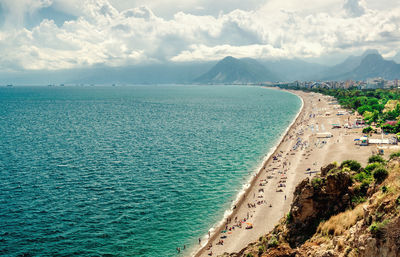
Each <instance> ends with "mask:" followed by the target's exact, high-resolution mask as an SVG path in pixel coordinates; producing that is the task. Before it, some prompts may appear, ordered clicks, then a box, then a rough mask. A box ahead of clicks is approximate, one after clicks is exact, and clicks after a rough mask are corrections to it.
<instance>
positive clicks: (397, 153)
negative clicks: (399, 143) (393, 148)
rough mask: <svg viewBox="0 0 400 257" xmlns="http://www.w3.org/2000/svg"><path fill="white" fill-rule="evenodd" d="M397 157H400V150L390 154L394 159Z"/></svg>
mask: <svg viewBox="0 0 400 257" xmlns="http://www.w3.org/2000/svg"><path fill="white" fill-rule="evenodd" d="M395 157H400V151H399V152H395V153H392V154H391V155H390V159H393V158H395Z"/></svg>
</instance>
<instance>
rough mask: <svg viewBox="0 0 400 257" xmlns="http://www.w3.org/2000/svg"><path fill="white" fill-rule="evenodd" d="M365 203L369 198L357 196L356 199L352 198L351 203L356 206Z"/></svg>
mask: <svg viewBox="0 0 400 257" xmlns="http://www.w3.org/2000/svg"><path fill="white" fill-rule="evenodd" d="M365 201H367V198H366V197H364V196H355V197H353V198H351V202H352V203H353V204H354V205H359V204H360V203H364V202H365Z"/></svg>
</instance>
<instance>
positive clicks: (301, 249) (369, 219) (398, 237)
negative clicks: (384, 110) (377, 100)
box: [223, 159, 400, 257]
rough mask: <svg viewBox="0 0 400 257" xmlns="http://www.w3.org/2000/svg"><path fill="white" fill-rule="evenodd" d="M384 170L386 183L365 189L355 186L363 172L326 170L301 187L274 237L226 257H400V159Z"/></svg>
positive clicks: (336, 167)
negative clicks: (387, 172)
mask: <svg viewBox="0 0 400 257" xmlns="http://www.w3.org/2000/svg"><path fill="white" fill-rule="evenodd" d="M386 168H387V169H388V170H389V176H388V177H387V178H386V179H385V180H384V181H383V182H380V181H379V182H378V181H371V183H370V184H367V185H365V183H366V182H365V181H363V182H362V183H361V182H357V180H358V179H359V177H360V175H359V174H361V173H363V172H364V173H365V172H367V171H364V169H362V168H361V169H357V171H355V170H351V169H350V168H348V167H343V166H340V167H338V166H337V165H333V164H331V165H328V166H326V167H324V168H322V169H321V175H320V176H318V177H316V178H314V179H311V180H310V179H305V180H303V181H302V182H301V183H300V184H299V185H298V186H297V188H296V190H295V192H294V200H293V203H292V206H291V210H290V212H289V213H288V215H287V217H285V218H282V220H281V221H280V223H279V224H278V225H277V226H276V227H275V228H274V230H273V231H271V232H270V233H269V234H267V235H265V236H262V237H260V239H259V241H258V242H254V243H252V244H250V245H248V246H247V247H246V248H244V249H242V250H241V251H240V252H239V253H230V254H228V253H226V254H224V255H223V256H235V257H236V256H237V257H238V256H249V257H250V256H253V257H256V256H273V257H284V256H285V257H290V256H293V257H294V256H318V257H336V256H338V257H339V256H361V257H370V256H385V257H395V256H400V159H394V160H391V161H390V162H389V163H388V164H387V165H386ZM366 170H367V168H366ZM374 176H375V175H374ZM363 187H367V188H366V190H360V188H363ZM360 192H365V193H364V195H363V197H360ZM360 199H361V200H360Z"/></svg>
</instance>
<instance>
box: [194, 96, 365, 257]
mask: <svg viewBox="0 0 400 257" xmlns="http://www.w3.org/2000/svg"><path fill="white" fill-rule="evenodd" d="M292 92H293V93H295V94H297V95H299V96H300V97H301V98H302V99H303V102H304V106H303V110H302V112H301V113H300V114H299V116H298V118H297V120H296V122H295V123H294V124H293V126H292V127H291V129H290V130H289V131H288V133H287V134H286V136H285V137H284V138H283V140H282V142H281V143H280V144H279V146H278V147H277V149H276V151H275V152H274V154H272V156H271V158H269V159H268V160H266V161H265V163H264V165H263V167H262V168H261V170H260V172H259V173H258V175H257V176H256V177H255V178H254V180H253V183H252V184H251V186H250V187H249V188H248V190H247V191H246V193H245V195H244V196H243V197H242V199H240V201H239V203H238V204H237V205H236V209H235V210H234V211H233V213H232V215H231V216H230V217H229V218H230V222H228V223H227V224H226V226H227V227H228V231H227V232H226V233H221V231H222V230H225V228H226V227H225V226H222V227H220V228H218V229H216V232H215V234H213V235H211V238H210V239H209V242H208V243H207V245H206V246H205V247H203V248H202V249H200V251H199V252H197V254H196V255H195V256H196V257H197V256H210V253H211V252H212V256H217V255H219V254H222V253H224V252H229V253H231V252H238V251H240V250H241V249H242V248H243V247H245V246H246V245H247V244H249V243H251V242H254V241H256V240H258V238H259V237H260V236H261V235H264V234H266V233H268V232H269V231H270V230H271V229H272V228H273V227H274V226H275V224H276V223H277V222H278V221H279V219H280V218H282V217H283V216H284V215H286V213H287V212H288V211H289V209H290V203H291V201H292V197H293V191H294V189H295V187H296V185H297V184H298V183H299V182H300V181H301V180H302V179H304V178H305V177H307V176H310V174H306V171H307V169H310V170H311V171H318V170H319V169H320V167H321V166H322V165H325V164H327V163H329V162H332V161H337V162H339V163H340V162H341V161H343V160H347V159H354V160H357V161H359V162H361V163H362V164H363V165H365V164H366V161H367V158H368V156H370V155H371V151H372V149H373V148H372V147H361V148H360V147H359V146H356V145H355V144H354V141H353V140H354V138H356V137H357V136H359V135H360V132H361V129H351V130H348V129H345V128H340V129H333V128H332V124H334V123H339V124H344V123H347V121H348V118H349V119H350V122H353V121H354V119H355V117H354V116H351V115H343V116H337V115H336V113H337V111H338V109H337V108H338V106H336V105H332V104H329V101H330V100H332V99H331V98H330V97H327V96H323V95H320V94H315V93H305V92H300V91H292ZM327 112H330V113H331V115H329V116H326V113H327ZM319 132H331V133H332V134H333V137H332V138H317V137H316V133H319ZM273 157H275V158H273ZM314 174H315V173H312V174H311V176H313V175H314ZM261 202H262V203H261ZM249 204H251V205H252V207H251V206H249ZM247 217H248V218H247ZM235 218H237V220H236V219H235ZM244 219H246V221H244ZM235 220H236V222H235ZM243 221H244V222H243ZM239 223H241V224H242V226H241V228H240V227H238V226H234V225H236V224H239ZM248 223H250V224H252V228H251V229H246V228H245V227H246V226H248V225H249V224H248ZM232 227H234V229H231V231H229V228H232ZM221 236H226V238H221ZM220 240H223V245H221V244H218V242H219V241H220ZM210 244H211V245H212V247H211V248H210V249H206V248H208V246H209V245H210Z"/></svg>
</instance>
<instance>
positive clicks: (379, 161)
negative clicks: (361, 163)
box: [368, 155, 386, 163]
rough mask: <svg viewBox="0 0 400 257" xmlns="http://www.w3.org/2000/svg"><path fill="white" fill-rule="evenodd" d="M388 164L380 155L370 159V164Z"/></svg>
mask: <svg viewBox="0 0 400 257" xmlns="http://www.w3.org/2000/svg"><path fill="white" fill-rule="evenodd" d="M375 162H377V163H386V161H385V159H383V158H382V156H380V155H372V156H371V157H369V158H368V163H375Z"/></svg>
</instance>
